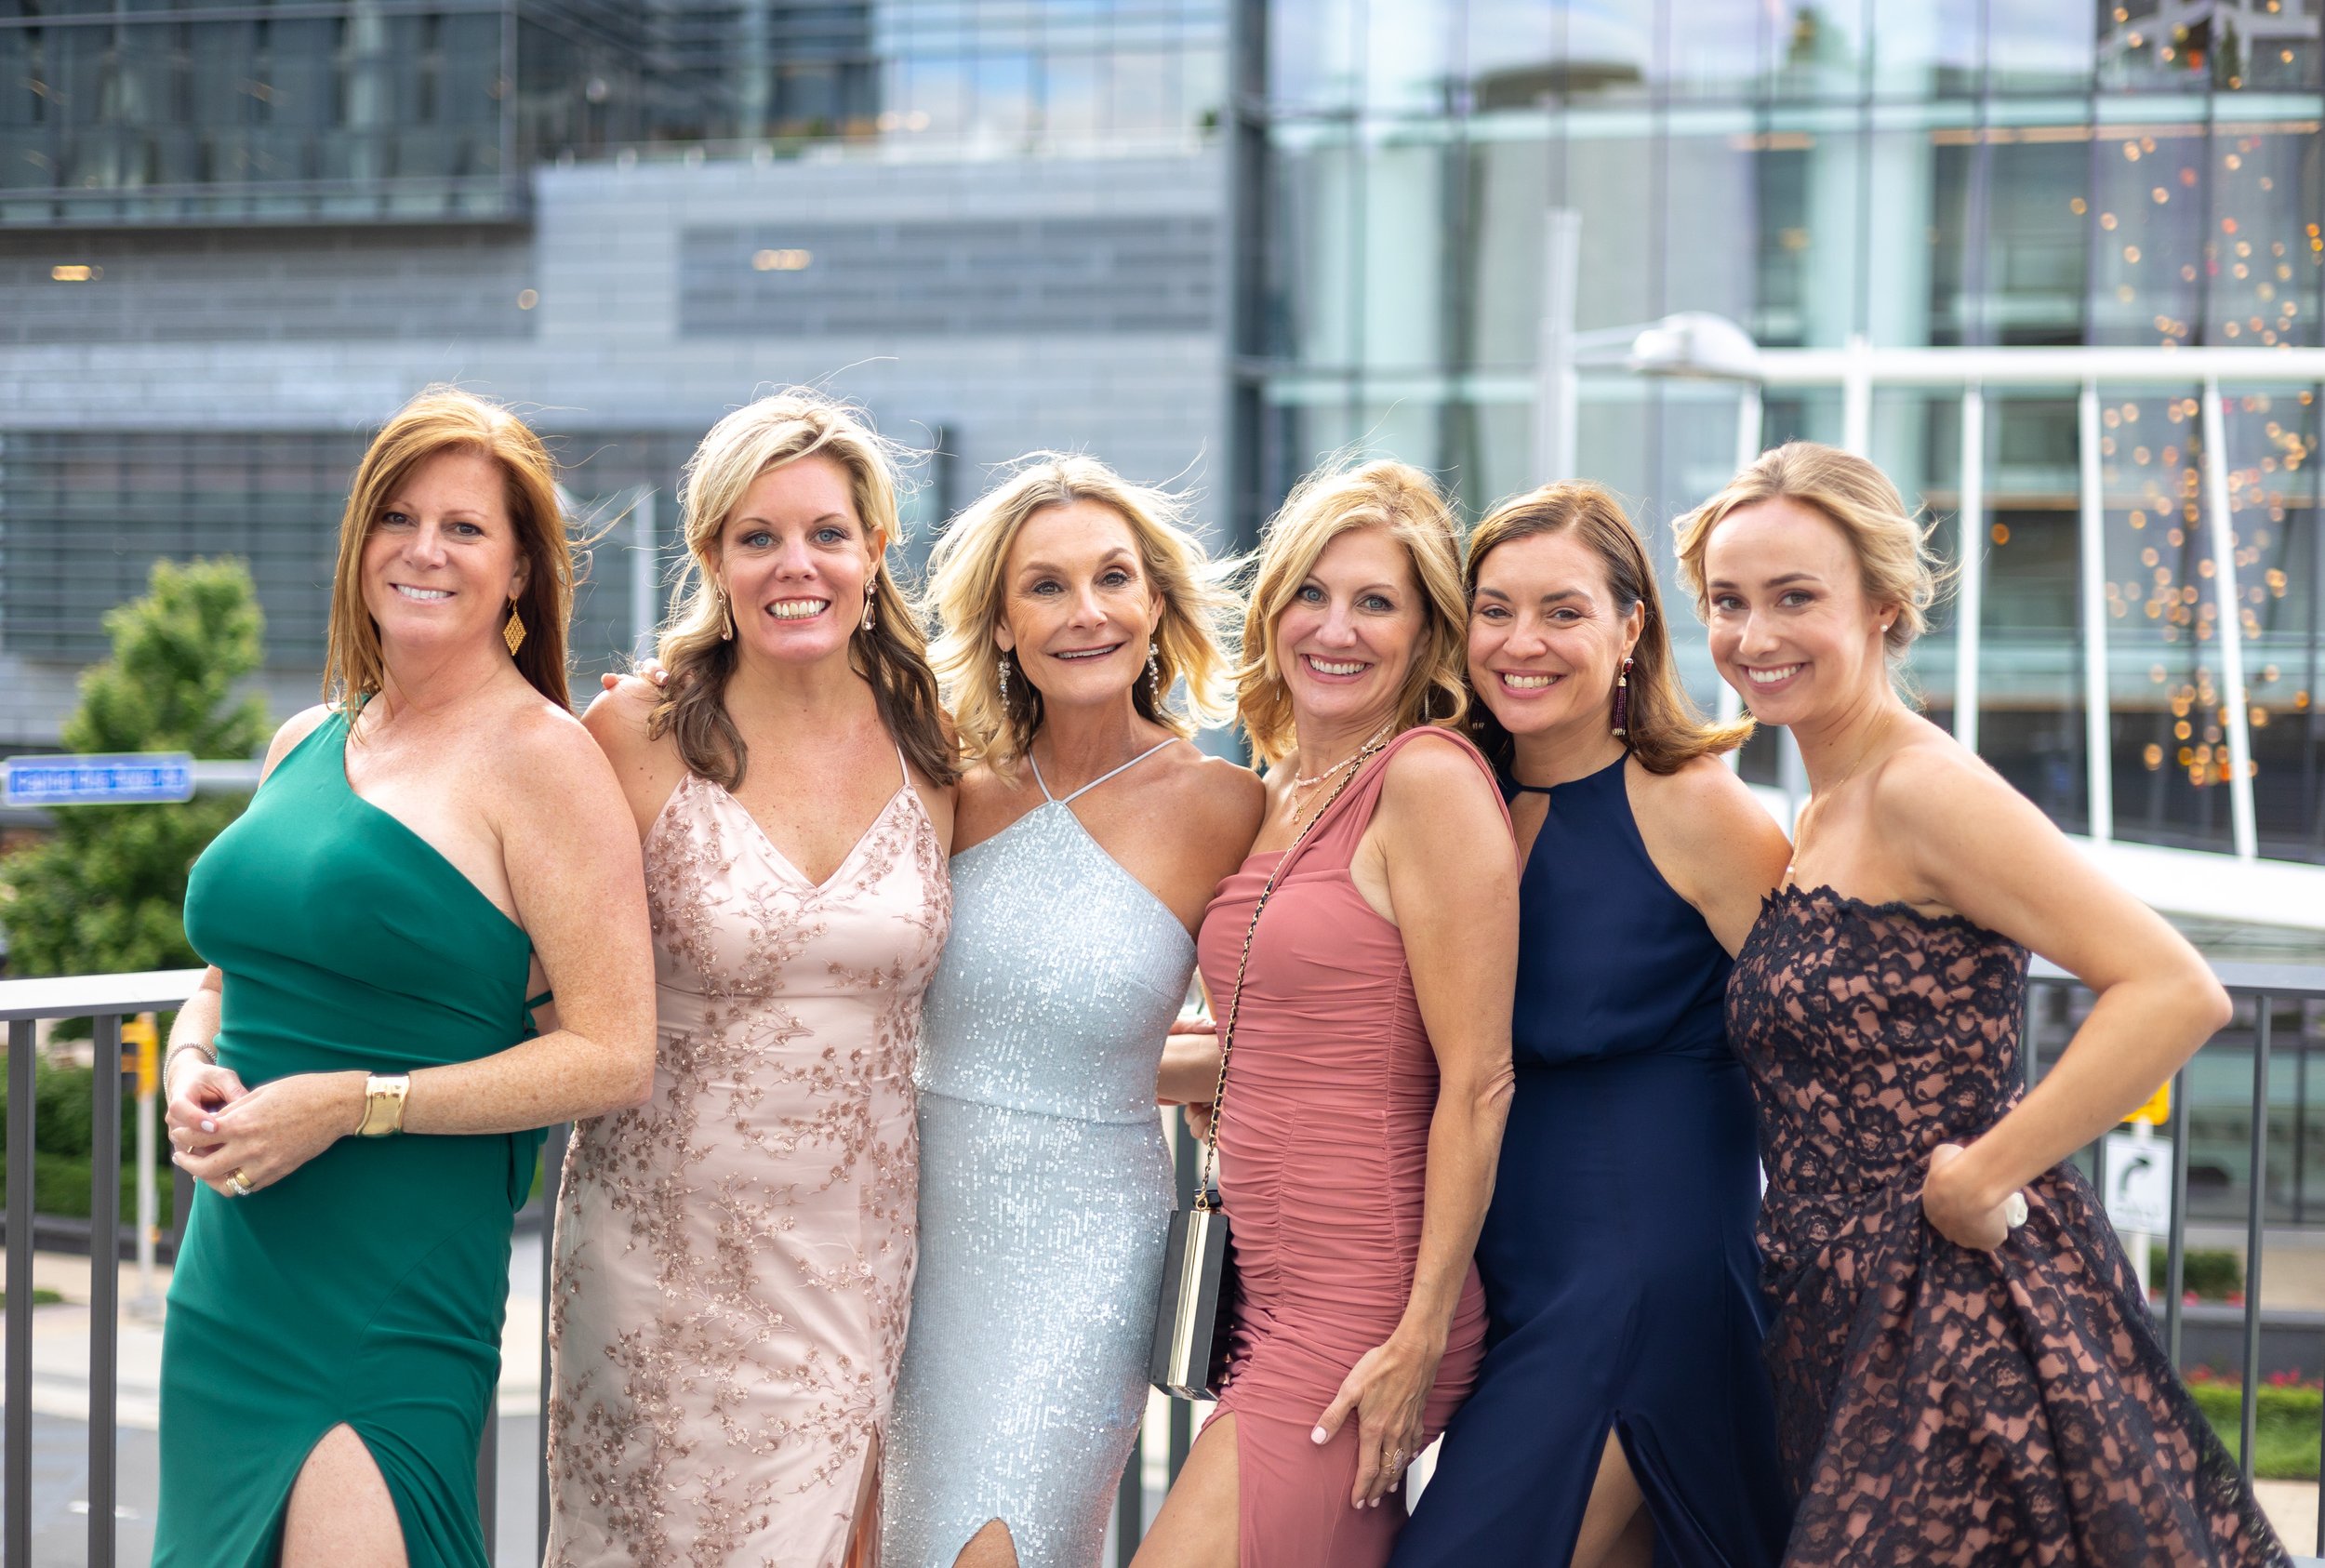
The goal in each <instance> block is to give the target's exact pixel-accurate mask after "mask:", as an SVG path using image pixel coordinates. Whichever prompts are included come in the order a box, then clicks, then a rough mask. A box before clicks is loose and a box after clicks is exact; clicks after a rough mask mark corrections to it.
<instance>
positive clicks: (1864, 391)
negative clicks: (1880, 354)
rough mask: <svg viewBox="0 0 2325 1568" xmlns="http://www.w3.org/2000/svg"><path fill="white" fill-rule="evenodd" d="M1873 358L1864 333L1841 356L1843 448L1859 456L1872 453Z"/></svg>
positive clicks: (1867, 456)
mask: <svg viewBox="0 0 2325 1568" xmlns="http://www.w3.org/2000/svg"><path fill="white" fill-rule="evenodd" d="M1874 358H1875V356H1874V352H1873V349H1872V346H1871V345H1870V344H1868V343H1867V342H1866V340H1865V338H1864V335H1863V334H1862V333H1860V334H1858V335H1856V336H1854V337H1852V338H1851V339H1849V347H1848V348H1847V349H1846V350H1845V351H1844V352H1842V354H1841V356H1840V447H1841V450H1842V451H1844V452H1853V453H1855V454H1856V455H1857V456H1858V457H1860V458H1869V457H1871V456H1872V455H1873V364H1874Z"/></svg>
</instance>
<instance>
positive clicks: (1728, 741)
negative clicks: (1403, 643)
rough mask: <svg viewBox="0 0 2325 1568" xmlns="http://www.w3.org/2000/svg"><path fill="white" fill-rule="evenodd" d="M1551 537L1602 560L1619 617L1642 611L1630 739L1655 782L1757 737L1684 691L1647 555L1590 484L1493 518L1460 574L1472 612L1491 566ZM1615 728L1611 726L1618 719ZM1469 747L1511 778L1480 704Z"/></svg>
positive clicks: (1537, 494)
mask: <svg viewBox="0 0 2325 1568" xmlns="http://www.w3.org/2000/svg"><path fill="white" fill-rule="evenodd" d="M1546 534H1571V535H1573V536H1574V538H1576V539H1577V540H1579V541H1580V542H1581V543H1582V544H1584V545H1585V546H1587V547H1588V549H1589V551H1590V552H1591V553H1592V554H1593V555H1595V556H1597V557H1598V558H1599V562H1600V565H1601V567H1602V568H1603V569H1604V570H1605V572H1606V582H1607V588H1608V591H1610V592H1611V593H1612V594H1613V595H1614V610H1615V613H1616V614H1617V615H1621V616H1628V614H1630V612H1631V608H1632V606H1633V605H1640V606H1643V609H1644V614H1643V617H1642V620H1643V624H1642V625H1641V628H1640V631H1639V642H1638V644H1637V645H1636V646H1634V647H1633V648H1632V649H1631V670H1630V674H1629V675H1628V677H1627V679H1628V682H1629V685H1628V688H1627V690H1628V693H1629V701H1628V711H1627V713H1626V717H1625V720H1624V727H1625V729H1626V730H1627V731H1628V735H1627V736H1626V737H1625V738H1626V740H1627V742H1628V745H1629V747H1630V749H1631V752H1632V754H1633V755H1635V756H1636V757H1638V759H1639V761H1640V764H1641V766H1643V767H1645V768H1646V769H1647V771H1648V772H1650V773H1676V772H1678V771H1679V769H1680V768H1681V767H1682V766H1684V765H1686V764H1688V763H1691V762H1694V760H1695V759H1696V758H1697V757H1709V756H1717V755H1719V754H1720V753H1721V752H1722V751H1734V750H1735V749H1736V748H1737V747H1738V746H1741V745H1743V744H1744V742H1745V740H1746V739H1747V737H1749V736H1750V735H1751V733H1752V721H1751V720H1749V719H1740V720H1737V721H1735V722H1734V723H1732V724H1712V723H1709V722H1707V721H1706V719H1705V718H1704V716H1703V714H1702V713H1701V712H1700V711H1697V709H1696V707H1695V704H1694V702H1693V701H1692V700H1690V699H1689V698H1688V695H1687V688H1686V687H1684V686H1682V685H1681V684H1680V678H1679V670H1678V667H1677V661H1676V660H1675V659H1674V658H1672V656H1671V628H1670V624H1669V622H1667V621H1666V620H1665V619H1664V617H1663V591H1662V590H1661V589H1660V588H1659V587H1657V586H1656V584H1655V574H1654V565H1652V564H1651V563H1650V562H1649V561H1648V559H1647V547H1646V545H1645V543H1644V542H1642V541H1641V538H1640V537H1639V530H1638V529H1637V528H1636V527H1634V526H1633V525H1632V524H1631V520H1630V518H1629V517H1628V515H1627V514H1626V513H1625V512H1624V511H1623V503H1622V502H1620V501H1618V500H1616V499H1615V498H1614V493H1613V492H1612V491H1609V490H1608V489H1606V488H1605V487H1604V486H1603V485H1593V484H1591V483H1590V482H1589V481H1588V480H1583V479H1576V480H1570V481H1568V482H1566V483H1564V484H1560V485H1543V486H1542V487H1541V488H1540V489H1538V490H1534V491H1530V492H1528V493H1527V494H1525V495H1522V496H1519V497H1517V498H1513V499H1510V500H1507V501H1504V502H1502V504H1501V505H1499V506H1497V507H1495V509H1494V510H1493V511H1492V512H1488V513H1487V514H1486V516H1485V520H1484V521H1483V522H1481V523H1480V524H1479V525H1477V528H1476V530H1475V531H1474V532H1472V533H1471V534H1470V535H1469V559H1468V564H1467V565H1466V566H1464V568H1463V571H1462V582H1463V583H1464V585H1465V586H1466V587H1467V588H1468V598H1469V601H1470V604H1471V605H1472V607H1474V606H1475V605H1476V602H1477V591H1478V574H1479V572H1480V571H1481V569H1482V568H1483V566H1484V565H1485V560H1486V557H1488V556H1490V555H1492V554H1493V553H1494V551H1496V550H1499V549H1500V548H1501V547H1502V546H1504V545H1506V544H1514V543H1516V542H1517V541H1518V540H1520V539H1530V538H1539V537H1541V536H1543V535H1546ZM1608 722H1609V724H1612V723H1613V718H1612V715H1611V714H1610V716H1609V720H1608ZM1469 738H1470V739H1472V740H1474V741H1476V742H1477V744H1478V750H1479V751H1482V752H1484V753H1485V755H1486V757H1487V758H1488V759H1489V760H1490V761H1492V762H1493V764H1494V765H1495V766H1496V767H1498V768H1501V769H1502V770H1503V771H1505V772H1507V771H1508V768H1509V765H1510V757H1511V752H1512V750H1513V743H1512V741H1511V739H1510V736H1509V732H1508V730H1506V729H1504V728H1502V725H1501V721H1500V720H1499V719H1496V718H1495V717H1494V711H1493V710H1492V709H1491V708H1489V707H1488V706H1487V705H1486V704H1484V703H1482V702H1478V703H1473V704H1472V705H1471V707H1470V709H1469Z"/></svg>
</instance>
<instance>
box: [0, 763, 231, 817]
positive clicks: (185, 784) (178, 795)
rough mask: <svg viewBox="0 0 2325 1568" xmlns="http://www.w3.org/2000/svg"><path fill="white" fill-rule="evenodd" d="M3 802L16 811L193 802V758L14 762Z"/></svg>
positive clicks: (9, 765) (2, 790)
mask: <svg viewBox="0 0 2325 1568" xmlns="http://www.w3.org/2000/svg"><path fill="white" fill-rule="evenodd" d="M6 768H7V772H6V776H5V779H4V780H0V784H4V787H0V801H5V803H6V804H9V805H13V806H25V805H38V806H55V805H159V804H178V803H179V802H183V801H190V800H192V799H193V758H192V757H190V756H188V755H186V754H185V753H184V752H182V751H117V752H111V753H104V754H98V755H89V756H77V757H76V756H52V757H10V758H9V759H8V760H7V764H6Z"/></svg>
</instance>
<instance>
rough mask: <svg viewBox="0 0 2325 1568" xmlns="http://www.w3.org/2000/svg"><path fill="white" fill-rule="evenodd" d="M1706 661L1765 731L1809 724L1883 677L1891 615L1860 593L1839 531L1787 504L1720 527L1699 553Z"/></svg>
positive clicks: (1737, 515) (1763, 505) (1740, 514)
mask: <svg viewBox="0 0 2325 1568" xmlns="http://www.w3.org/2000/svg"><path fill="white" fill-rule="evenodd" d="M1704 585H1705V595H1704V596H1705V600H1706V603H1707V608H1708V610H1709V623H1710V630H1711V657H1712V659H1713V661H1714V662H1715V663H1717V664H1718V665H1719V667H1720V675H1721V679H1723V680H1725V681H1726V682H1727V683H1728V684H1730V685H1731V686H1734V688H1735V689H1736V690H1737V691H1738V692H1740V693H1742V694H1743V697H1744V701H1745V703H1746V704H1747V706H1748V707H1749V708H1750V709H1751V711H1752V717H1753V718H1755V719H1757V720H1759V721H1760V723H1761V724H1786V725H1797V724H1801V723H1803V722H1806V723H1809V724H1815V723H1817V722H1818V721H1819V720H1821V719H1824V718H1827V717H1834V716H1838V715H1840V714H1841V713H1844V712H1846V711H1848V710H1849V709H1850V708H1851V707H1853V705H1855V704H1856V703H1858V702H1860V701H1862V700H1863V699H1864V698H1865V696H1866V694H1867V691H1868V690H1869V689H1871V688H1872V687H1874V686H1876V685H1878V686H1880V687H1882V688H1886V685H1887V683H1888V679H1889V675H1888V669H1887V665H1886V663H1885V662H1884V660H1883V658H1882V652H1881V639H1882V634H1883V632H1884V631H1886V630H1887V628H1888V625H1889V622H1890V621H1891V619H1892V618H1893V617H1894V616H1895V614H1896V606H1894V605H1881V604H1876V603H1874V602H1873V601H1872V600H1871V599H1870V598H1869V597H1868V596H1867V593H1866V591H1865V586H1864V573H1863V570H1862V569H1861V567H1860V566H1859V565H1858V562H1857V558H1856V552H1855V551H1853V550H1852V549H1851V548H1850V546H1849V540H1848V537H1847V536H1846V535H1844V534H1843V533H1842V532H1841V531H1840V525H1838V524H1836V523H1835V522H1833V521H1832V519H1831V518H1829V517H1827V516H1826V515H1825V514H1824V513H1823V512H1818V511H1816V510H1815V509H1814V508H1813V507H1806V506H1802V505H1801V504H1800V503H1799V502H1798V501H1793V500H1788V499H1785V498H1777V499H1774V500H1768V501H1761V502H1760V503H1758V504H1756V505H1753V506H1747V507H1742V508H1739V509H1738V510H1736V511H1735V512H1731V513H1729V514H1728V516H1727V517H1725V518H1723V519H1721V522H1720V524H1719V525H1718V526H1717V527H1716V528H1715V529H1714V530H1713V531H1712V534H1711V537H1710V538H1709V540H1708V541H1707V543H1706V545H1705V547H1704Z"/></svg>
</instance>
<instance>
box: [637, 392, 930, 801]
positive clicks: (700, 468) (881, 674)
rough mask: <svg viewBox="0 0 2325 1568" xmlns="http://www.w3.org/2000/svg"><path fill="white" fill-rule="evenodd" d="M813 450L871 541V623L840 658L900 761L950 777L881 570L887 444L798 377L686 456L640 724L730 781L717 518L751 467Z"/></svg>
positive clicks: (917, 647) (901, 607) (729, 671)
mask: <svg viewBox="0 0 2325 1568" xmlns="http://www.w3.org/2000/svg"><path fill="white" fill-rule="evenodd" d="M813 457H821V458H830V459H831V460H832V461H833V462H835V463H837V464H839V465H840V467H841V468H842V469H843V470H844V472H846V474H847V476H848V490H849V493H850V495H851V496H852V497H853V498H854V500H855V502H856V515H857V520H858V521H859V522H861V523H862V524H863V525H864V527H865V528H866V530H867V531H869V532H870V534H872V535H873V536H874V537H875V538H876V540H877V543H876V545H875V546H874V548H873V551H872V585H873V597H872V626H871V630H870V631H861V630H859V631H856V632H854V633H852V634H851V635H850V636H849V638H848V663H849V665H850V667H851V668H853V669H854V670H855V671H856V672H857V674H858V675H861V676H862V677H864V679H865V680H866V681H868V682H870V684H871V688H872V698H873V700H874V701H875V702H876V703H877V704H878V706H879V710H880V722H881V723H882V724H883V725H885V726H886V728H887V731H888V733H889V735H890V736H892V737H895V740H896V743H897V745H898V746H899V747H901V748H902V749H903V751H904V754H905V756H906V757H908V758H909V759H910V761H911V764H912V765H913V766H914V767H917V768H918V769H920V770H921V772H922V773H923V775H925V776H926V777H929V778H930V779H932V780H934V781H935V782H937V784H950V783H952V782H953V781H954V780H955V779H957V778H959V777H961V752H960V747H959V746H958V744H957V743H956V742H955V741H954V739H953V737H952V729H951V726H950V724H948V723H947V721H946V719H945V711H944V709H943V707H942V705H941V704H940V703H939V701H938V699H937V677H936V675H935V673H934V672H932V671H930V669H929V667H928V636H927V633H926V631H924V630H923V627H922V624H921V618H920V608H919V605H917V604H916V603H915V602H914V601H913V600H912V599H911V598H910V596H909V595H907V594H906V593H905V591H904V590H903V588H902V587H900V586H899V585H898V584H897V579H896V578H895V576H894V575H893V574H891V573H890V571H889V570H888V551H891V550H893V549H895V548H896V546H897V544H898V543H900V542H901V541H902V539H903V538H904V525H903V523H902V521H901V520H900V519H899V518H898V516H897V460H896V454H895V448H894V447H893V445H891V444H890V443H889V442H887V441H885V440H883V438H882V437H881V436H879V435H878V434H876V433H874V432H873V431H872V428H871V425H870V421H869V420H868V419H866V418H865V417H864V416H863V414H862V413H861V412H860V411H859V410H857V409H856V408H854V407H852V406H850V405H847V404H844V403H842V402H839V401H838V400H837V399H834V398H830V397H827V396H825V395H824V394H823V393H822V392H816V391H814V390H813V389H811V388H807V387H790V388H787V389H785V390H784V391H782V392H774V393H771V394H769V395H768V396H765V397H763V398H761V399H759V400H758V401H757V402H755V403H751V404H749V405H745V406H743V407H741V408H737V410H735V412H733V413H732V414H729V415H727V416H726V418H724V419H721V420H720V421H719V422H718V423H717V424H715V425H712V426H711V433H710V434H708V435H706V436H704V437H703V438H702V445H699V446H697V447H696V448H695V451H694V456H692V457H690V458H687V459H686V472H685V476H684V481H683V483H682V485H681V491H680V505H681V507H682V509H683V511H684V514H685V538H686V565H685V569H684V574H683V575H682V576H681V578H679V581H678V586H677V588H676V590H675V591H673V592H672V594H671V623H670V625H669V626H667V627H666V628H664V630H663V631H662V636H661V642H660V645H659V647H658V649H657V655H658V658H660V659H661V662H662V667H663V668H664V669H665V670H668V671H670V676H671V679H670V684H669V685H668V686H666V687H665V688H663V694H662V699H661V701H660V702H659V703H658V705H657V706H656V708H655V710H654V711H653V713H652V715H651V716H650V717H649V718H648V720H647V722H646V734H647V735H648V736H649V737H652V738H656V739H658V738H660V737H662V736H664V735H669V736H671V737H675V738H676V740H677V743H678V754H679V756H680V757H681V758H682V759H684V762H685V764H686V766H687V767H688V769H690V770H691V771H693V772H695V773H697V774H700V775H701V776H702V777H705V778H708V779H710V780H711V782H713V783H715V784H718V785H720V786H722V787H724V788H725V789H729V790H733V789H737V788H739V787H740V786H741V784H742V781H743V773H744V771H745V769H746V768H747V767H748V766H749V765H750V757H749V754H748V751H747V749H746V748H745V747H744V745H743V737H742V733H741V732H740V731H739V730H737V728H736V727H735V721H734V719H733V718H732V717H731V716H730V715H729V714H728V713H727V711H726V683H727V681H728V679H729V678H730V677H731V676H733V674H734V673H735V658H736V654H735V649H736V644H734V643H733V642H730V641H728V640H727V639H725V638H724V637H722V636H721V635H720V633H721V632H722V631H724V630H725V628H726V624H727V613H728V612H727V605H726V596H725V595H724V594H723V593H721V592H720V591H719V586H718V578H717V576H716V574H715V573H714V572H713V570H712V563H713V562H714V560H715V559H716V556H717V553H718V545H719V536H720V534H721V533H722V532H723V531H724V529H725V527H726V522H727V519H728V518H730V517H732V516H733V515H734V514H735V509H736V508H737V507H738V506H740V505H741V504H742V500H743V496H744V494H745V492H747V491H748V490H750V488H751V485H753V484H754V483H756V482H757V480H758V479H759V477H760V475H762V474H764V473H766V472H770V471H772V470H774V469H778V468H783V467H786V466H788V465H790V464H791V463H795V462H798V461H800V460H801V459H802V458H813Z"/></svg>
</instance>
